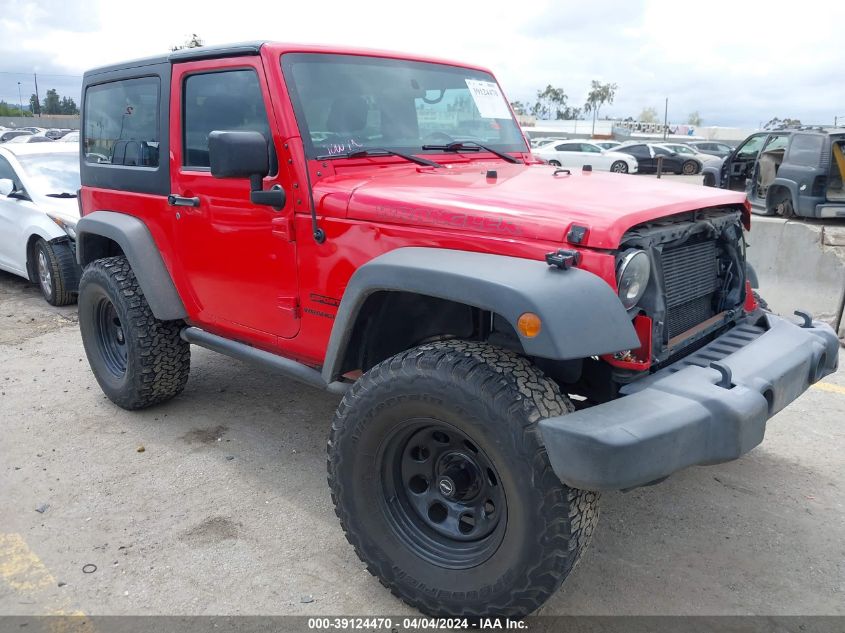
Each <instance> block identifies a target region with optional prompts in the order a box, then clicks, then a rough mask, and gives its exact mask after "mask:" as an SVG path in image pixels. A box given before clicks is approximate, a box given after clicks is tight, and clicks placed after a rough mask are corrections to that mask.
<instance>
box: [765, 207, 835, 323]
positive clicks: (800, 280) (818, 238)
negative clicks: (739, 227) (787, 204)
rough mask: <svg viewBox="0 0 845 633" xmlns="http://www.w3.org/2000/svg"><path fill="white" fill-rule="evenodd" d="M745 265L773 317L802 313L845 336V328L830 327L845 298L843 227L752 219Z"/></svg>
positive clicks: (771, 219)
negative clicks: (754, 274) (751, 270)
mask: <svg viewBox="0 0 845 633" xmlns="http://www.w3.org/2000/svg"><path fill="white" fill-rule="evenodd" d="M748 261H749V262H751V264H752V265H753V266H754V269H755V270H756V271H757V276H758V277H759V279H760V295H761V296H762V297H763V298H764V299H765V300H766V301H767V302H768V303H769V307H770V308H771V309H772V310H773V311H775V312H779V313H782V314H792V312H793V311H794V310H795V309H802V310H807V311H809V312H810V313H812V314H813V316H814V317H815V318H817V319H819V320H822V321H827V322H828V323H830V324H831V325H834V326H835V327H837V326H838V329H839V336H840V337H841V336H845V323H838V324H834V319H835V317H836V315H837V311H838V309H839V306H840V304H841V301H842V297H843V293H845V224H837V225H834V226H831V225H825V224H821V223H816V222H806V221H793V220H783V219H782V218H770V217H764V216H757V215H755V216H752V219H751V232H750V233H749V234H748Z"/></svg>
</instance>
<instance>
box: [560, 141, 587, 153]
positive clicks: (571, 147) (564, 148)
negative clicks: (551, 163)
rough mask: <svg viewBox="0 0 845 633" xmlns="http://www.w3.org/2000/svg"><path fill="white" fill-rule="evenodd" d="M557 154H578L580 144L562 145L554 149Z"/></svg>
mask: <svg viewBox="0 0 845 633" xmlns="http://www.w3.org/2000/svg"><path fill="white" fill-rule="evenodd" d="M555 149H556V150H557V151H559V152H580V151H581V143H563V144H561V145H558V146H556V147H555Z"/></svg>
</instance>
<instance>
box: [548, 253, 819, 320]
mask: <svg viewBox="0 0 845 633" xmlns="http://www.w3.org/2000/svg"><path fill="white" fill-rule="evenodd" d="M546 257H547V258H548V255H547V256H546ZM546 261H548V259H546ZM793 314H795V316H800V317H801V318H802V319H804V322H803V323H802V324H801V327H803V328H810V327H813V315H812V314H810V313H809V312H803V311H802V310H796V311H795V312H794V313H793Z"/></svg>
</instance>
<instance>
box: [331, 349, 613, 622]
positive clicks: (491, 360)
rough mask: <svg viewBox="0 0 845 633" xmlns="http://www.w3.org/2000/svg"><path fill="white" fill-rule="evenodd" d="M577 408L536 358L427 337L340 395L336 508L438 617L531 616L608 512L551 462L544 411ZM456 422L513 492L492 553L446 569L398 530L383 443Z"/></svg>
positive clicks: (387, 572) (335, 429)
mask: <svg viewBox="0 0 845 633" xmlns="http://www.w3.org/2000/svg"><path fill="white" fill-rule="evenodd" d="M573 410H574V408H573V406H572V404H571V402H570V401H569V400H568V399H567V398H566V397H564V396H563V395H562V394H561V393H560V390H559V389H558V387H557V385H556V384H555V383H554V382H552V381H551V380H549V379H548V378H546V377H545V376H544V375H543V374H542V373H541V372H540V371H539V370H538V369H537V368H536V367H535V366H534V365H532V364H531V363H530V362H529V361H528V360H526V359H525V358H523V357H521V356H519V355H517V354H515V353H513V352H511V351H506V350H503V349H500V348H497V347H493V346H491V345H487V344H484V343H477V342H467V341H459V340H449V341H439V342H434V343H430V344H425V345H421V346H419V347H416V348H413V349H410V350H408V351H406V352H402V353H400V354H397V355H396V356H394V357H392V358H389V359H387V360H385V361H383V362H382V363H380V364H379V365H377V366H375V367H373V368H372V369H371V370H369V371H368V372H366V373H365V374H364V375H363V376H362V377H361V378H360V379H359V380H358V381H357V382H356V383H355V384H354V385H353V386H352V388H351V389H350V390H349V391H348V392H347V393H346V394H345V396H344V398H343V400H342V401H341V403H340V405H339V407H338V409H337V413H336V415H335V418H334V421H333V423H332V429H331V434H330V436H329V441H328V481H329V486H330V488H331V496H332V501H333V502H334V504H335V513H336V514H337V516H338V517H339V518H340V523H341V525H342V527H343V530H344V532H345V533H346V537H347V539H348V540H349V542H350V543H351V544H352V546H353V547H354V548H355V552H356V553H357V554H358V556H359V557H360V558H361V560H362V561H364V563H366V565H367V570H368V571H369V572H370V573H371V574H373V575H374V576H376V577H377V578H378V579H379V581H380V582H381V583H382V584H383V585H384V586H385V587H387V588H388V589H390V591H391V592H392V593H393V594H394V595H396V596H397V597H398V598H400V599H401V600H403V601H405V602H406V603H408V604H409V605H411V606H413V607H415V608H417V609H419V610H420V611H422V612H423V613H425V614H427V615H431V616H456V617H457V616H461V617H467V618H471V619H475V618H480V617H485V616H500V617H523V616H526V615H528V614H530V613H531V612H533V611H534V610H536V609H537V608H538V607H540V606H541V605H542V604H543V603H544V602H545V601H546V600H547V599H548V598H549V597H550V596H551V595H552V594H553V593H554V592H555V591H556V590H557V589H558V588H559V587H560V585H561V583H562V582H563V580H564V579H565V578H566V577H567V576H568V575H569V573H570V572H571V571H572V569H573V568H574V567H575V564H576V563H577V562H578V560H579V558H580V556H581V553H582V552H583V551H584V549H585V548H586V546H587V544H588V543H589V541H590V538H591V536H592V533H593V529H594V527H595V525H596V521H597V519H598V494H597V493H593V492H586V491H582V490H576V489H573V488H569V487H567V486H566V485H564V484H563V483H561V482H560V480H559V479H558V478H557V476H556V475H555V474H554V472H553V471H552V467H551V465H550V464H549V459H548V456H547V454H546V449H545V447H544V446H543V443H542V437H541V434H540V430H539V428H538V426H537V425H538V422H539V421H540V420H541V419H544V418H548V417H552V416H557V415H563V414H566V413H569V412H572V411H573ZM420 416H424V417H432V418H436V419H437V420H444V421H447V422H448V423H449V424H450V425H454V427H457V428H458V429H459V430H460V431H461V432H462V433H464V434H466V436H467V437H469V438H471V440H472V441H473V442H475V443H477V444H478V448H480V449H481V451H482V452H486V454H487V455H488V456H489V457H490V458H491V463H493V464H495V466H496V469H497V471H498V473H499V476H500V478H501V482H500V483H501V485H502V486H503V487H504V488H503V490H504V494H505V497H506V501H507V505H506V510H507V515H506V528H507V529H506V530H505V532H504V536H503V537H502V541H501V543H500V544H499V545H498V548H497V549H496V550H495V551H494V553H493V554H492V555H490V557H489V558H488V559H487V560H485V561H483V562H481V563H480V564H477V565H475V566H473V567H471V568H465V569H456V568H452V569H446V568H444V567H442V566H437V565H435V564H432V563H431V562H429V561H428V560H425V559H424V558H422V557H420V556H419V555H417V554H416V553H415V552H413V551H411V550H409V549H408V548H405V547H403V542H402V540H401V539H400V538H399V537H397V536H396V533H395V531H392V530H391V529H390V523H389V520H388V519H387V512H386V511H385V507H387V506H386V505H385V504H386V503H393V502H395V499H387V500H386V499H385V495H384V481H383V479H384V477H383V476H382V475H381V474H380V473H381V472H382V471H381V468H382V464H381V463H379V459H380V454H381V452H382V451H383V447H384V444H385V443H387V439H385V438H387V437H389V436H390V433H391V432H393V429H394V428H396V427H400V426H401V425H402V424H403V423H404V422H403V420H406V421H407V419H408V418H409V417H410V418H417V417H420Z"/></svg>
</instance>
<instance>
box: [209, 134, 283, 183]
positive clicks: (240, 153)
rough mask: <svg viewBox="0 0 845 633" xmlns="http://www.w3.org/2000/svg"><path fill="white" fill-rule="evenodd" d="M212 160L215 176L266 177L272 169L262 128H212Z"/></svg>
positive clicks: (210, 143) (210, 138) (210, 151)
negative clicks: (227, 130) (254, 129)
mask: <svg viewBox="0 0 845 633" xmlns="http://www.w3.org/2000/svg"><path fill="white" fill-rule="evenodd" d="M208 160H209V165H210V167H211V175H212V176H214V177H215V178H252V177H253V176H258V177H259V178H264V176H266V175H267V173H268V172H269V171H270V158H269V155H268V153H267V139H265V138H264V135H263V134H261V133H260V132H242V131H231V132H221V131H219V130H217V131H214V132H211V133H210V134H209V135H208Z"/></svg>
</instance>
